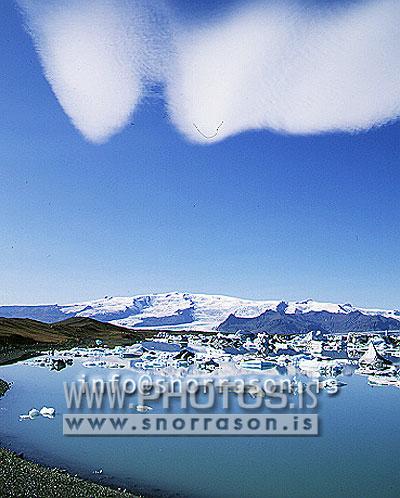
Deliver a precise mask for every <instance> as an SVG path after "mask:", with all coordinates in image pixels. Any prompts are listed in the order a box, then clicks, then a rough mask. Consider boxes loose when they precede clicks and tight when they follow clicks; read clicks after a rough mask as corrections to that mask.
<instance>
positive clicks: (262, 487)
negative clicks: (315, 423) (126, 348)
mask: <svg viewBox="0 0 400 498" xmlns="http://www.w3.org/2000/svg"><path fill="white" fill-rule="evenodd" d="M81 373H86V374H87V373H88V371H87V369H84V368H83V367H82V366H81V365H79V364H75V365H74V366H73V367H70V368H67V369H65V370H63V371H61V372H50V371H48V370H46V369H40V368H33V367H29V366H24V365H21V364H18V365H13V366H7V367H2V368H0V377H1V378H3V379H5V380H8V381H12V382H13V383H14V385H13V388H12V389H11V391H9V392H8V393H7V395H6V396H5V398H3V399H2V400H0V420H1V423H0V443H1V446H5V447H9V448H11V449H14V450H16V451H21V452H23V453H24V454H25V456H26V457H28V458H32V459H34V460H36V461H38V462H41V463H47V464H48V465H52V466H56V465H57V466H61V467H63V468H66V469H68V470H70V471H73V472H74V473H77V474H79V475H80V476H83V477H90V478H92V479H101V480H103V481H104V482H107V483H110V484H113V485H118V486H122V487H127V488H129V489H131V490H135V489H136V490H147V491H148V492H150V493H151V494H155V495H161V496H177V495H179V496H187V497H199V498H200V497H215V498H225V497H238V498H239V497H250V496H251V497H254V498H256V497H260V498H261V497H274V498H276V497H320V496H332V497H363V498H367V497H377V496H379V497H396V498H397V497H399V496H400V472H399V460H400V423H399V420H400V419H399V414H400V390H399V389H396V388H394V387H371V386H369V385H368V384H367V379H366V377H361V376H357V375H353V376H351V377H340V379H341V380H344V381H345V382H346V383H347V385H346V386H345V387H343V388H342V390H341V392H340V394H338V395H337V396H327V395H324V396H323V397H322V400H321V401H320V403H319V407H318V413H319V416H320V425H321V429H320V436H318V437H251V438H245V437H236V438H234V437H218V438H211V437H203V438H201V437H191V438H183V437H153V438H144V437H108V438H107V437H92V438H84V437H64V436H63V435H62V413H67V409H66V405H65V400H64V393H63V387H62V382H63V381H71V380H76V379H77V378H78V376H79V375H80V374H81ZM92 373H96V371H94V372H93V371H91V374H92ZM97 373H99V376H101V375H102V376H104V370H102V371H100V370H98V371H97ZM112 373H115V372H112ZM112 373H110V376H111V374H112ZM44 405H46V406H53V407H55V408H56V410H57V413H58V414H57V416H56V417H55V419H53V420H49V419H45V418H43V417H40V418H38V419H35V420H32V421H30V420H29V421H19V419H18V417H19V415H20V414H23V413H27V412H28V411H29V410H30V409H31V408H32V407H36V408H39V409H40V408H41V407H42V406H44ZM154 412H157V407H155V410H154ZM98 469H103V474H102V475H101V476H98V475H95V474H93V472H94V471H95V470H98Z"/></svg>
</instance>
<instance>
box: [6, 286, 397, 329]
mask: <svg viewBox="0 0 400 498" xmlns="http://www.w3.org/2000/svg"><path fill="white" fill-rule="evenodd" d="M266 312H274V313H277V314H278V315H279V316H275V315H274V320H273V321H274V322H275V325H276V324H277V321H276V320H278V319H281V320H282V317H283V321H284V322H285V323H286V325H289V323H293V324H295V323H296V327H300V329H302V328H303V325H304V323H305V322H306V321H307V320H308V319H310V318H311V315H308V317H307V320H306V318H305V317H304V316H303V319H302V320H299V319H298V320H296V319H295V317H296V316H297V317H298V316H302V315H306V314H307V313H318V312H325V313H328V315H329V316H330V318H332V316H331V315H338V316H337V318H336V319H335V320H336V321H337V322H340V321H342V322H343V315H349V314H351V313H354V312H358V313H360V314H361V315H362V316H367V317H382V318H384V319H388V320H393V322H392V321H390V322H385V323H386V324H388V323H390V326H395V325H396V324H397V322H398V324H399V328H400V312H399V310H380V309H371V308H361V307H356V306H353V305H351V304H349V303H344V304H335V303H324V302H318V301H314V300H312V299H307V300H304V301H285V300H251V299H242V298H237V297H230V296H223V295H212V294H194V293H182V292H169V293H158V294H142V295H136V296H131V297H109V296H106V297H104V298H102V299H97V300H93V301H84V302H81V303H76V304H69V305H58V304H51V305H37V306H0V316H2V317H4V318H29V319H34V320H39V321H43V322H46V323H54V322H58V321H61V320H65V319H68V318H73V317H86V318H93V319H95V320H98V321H101V322H107V323H111V324H114V325H118V326H122V327H127V328H140V329H171V330H193V331H194V330H197V331H202V330H204V331H208V330H217V329H219V330H221V329H220V326H221V325H222V324H223V323H224V322H225V321H226V320H227V319H228V318H229V317H231V315H233V316H234V317H235V318H236V319H239V320H241V319H248V320H252V319H257V317H260V316H261V315H263V314H265V313H266ZM328 315H327V316H323V315H320V318H321V320H322V321H329V316H328ZM271 316H272V315H271ZM279 317H280V318H279ZM285 317H286V318H285ZM230 320H231V325H232V318H230ZM308 321H310V320H308ZM311 321H312V320H311ZM359 321H364V323H367V322H368V320H366V319H363V318H362V317H361V318H359ZM369 321H370V323H373V322H374V319H372V318H370V319H369ZM375 321H376V320H375ZM300 322H301V323H300ZM314 322H315V317H314ZM382 323H383V322H382ZM310 326H311V325H310ZM322 328H323V327H322Z"/></svg>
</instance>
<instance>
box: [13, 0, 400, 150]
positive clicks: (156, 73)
mask: <svg viewBox="0 0 400 498" xmlns="http://www.w3.org/2000/svg"><path fill="white" fill-rule="evenodd" d="M21 2H24V4H25V7H26V10H27V13H28V17H29V26H30V28H31V30H32V33H33V37H34V40H35V42H36V45H37V47H38V51H39V53H40V56H41V59H42V62H43V66H44V68H45V72H46V76H47V78H48V79H49V81H50V83H51V85H52V87H53V90H54V92H55V94H56V96H57V98H58V99H59V101H60V103H61V105H62V106H63V108H64V110H65V112H66V113H67V114H68V115H69V116H70V118H71V120H72V121H73V123H74V124H75V126H76V127H77V128H78V129H79V130H80V131H81V132H82V133H83V134H84V135H85V136H86V137H87V138H88V139H90V140H93V141H103V140H105V139H107V138H108V137H109V136H111V135H112V134H113V133H115V132H117V131H118V130H119V129H120V128H121V127H123V126H124V125H125V124H126V123H127V121H128V120H129V117H130V114H131V113H132V111H133V109H134V107H135V105H136V104H137V103H138V102H139V100H140V98H141V95H142V94H143V91H144V90H145V87H146V82H147V81H148V80H156V81H161V82H165V84H166V95H165V98H166V102H167V105H168V108H169V112H170V116H171V120H172V122H173V123H174V124H175V125H176V126H177V128H178V129H179V130H180V131H181V132H182V133H183V134H184V135H185V136H186V137H187V138H188V139H190V140H193V141H198V142H212V141H216V140H221V139H223V138H225V137H227V136H229V135H232V134H236V133H240V132H242V131H245V130H248V129H257V128H267V129H272V130H276V131H279V132H286V133H297V134H307V133H322V132H327V131H334V130H342V131H348V132H353V131H358V130H364V129H369V128H371V127H373V126H378V125H381V124H384V123H386V122H388V121H390V120H393V119H396V118H398V117H399V116H400V37H399V26H400V3H399V2H398V1H397V0H371V1H368V2H363V3H361V2H359V3H354V4H352V5H351V6H347V7H341V8H340V9H338V8H336V9H332V8H331V9H330V10H327V9H326V8H325V9H322V8H320V9H317V8H311V7H310V6H308V7H307V8H305V7H301V6H300V3H293V2H291V3H289V2H279V3H278V2H275V3H271V2H269V3H261V2H258V3H255V4H252V5H251V6H248V7H244V8H242V9H236V12H233V13H232V14H231V15H229V16H227V17H225V18H224V19H220V18H219V19H218V21H215V22H211V23H209V24H204V23H202V24H201V26H194V25H193V23H191V25H190V26H185V25H180V26H179V27H178V26H177V24H176V22H175V21H174V20H173V19H172V16H171V15H170V14H167V12H168V11H167V9H166V7H165V5H164V4H163V3H161V2H157V1H156V0H155V1H154V3H152V4H150V7H149V2H145V1H143V2H139V1H129V0H125V1H118V0H98V1H94V0H81V1H78V0H72V1H71V0H70V1H67V0H65V1H61V2H60V1H58V2H57V1H55V0H52V1H51V2H50V3H49V2H48V1H47V2H44V0H21ZM44 5H46V7H44ZM160 28H161V29H160ZM171 47H173V50H172V48H171ZM221 122H223V123H222V125H221ZM205 136H210V137H211V136H213V139H212V140H211V139H210V140H208V139H206V138H205Z"/></svg>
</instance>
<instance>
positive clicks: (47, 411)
mask: <svg viewBox="0 0 400 498" xmlns="http://www.w3.org/2000/svg"><path fill="white" fill-rule="evenodd" d="M55 413H56V410H55V409H54V408H50V407H47V406H44V407H43V408H42V409H41V410H40V415H42V416H43V417H46V418H54V415H55Z"/></svg>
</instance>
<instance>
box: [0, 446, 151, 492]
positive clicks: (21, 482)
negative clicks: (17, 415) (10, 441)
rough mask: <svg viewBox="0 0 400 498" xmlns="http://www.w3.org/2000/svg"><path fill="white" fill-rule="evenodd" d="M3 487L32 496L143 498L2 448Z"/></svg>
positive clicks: (0, 476)
mask: <svg viewBox="0 0 400 498" xmlns="http://www.w3.org/2000/svg"><path fill="white" fill-rule="evenodd" d="M0 489H1V490H2V496H4V497H10V498H11V497H14V496H18V497H19V498H24V497H26V498H30V497H31V496H41V497H43V498H70V497H72V496H79V498H143V495H134V494H132V493H131V492H129V491H127V490H121V489H113V488H111V487H109V486H104V485H102V484H98V483H95V482H93V481H89V480H85V479H82V478H80V477H78V476H77V475H72V474H69V473H68V472H66V471H64V470H62V469H59V468H54V467H48V466H45V465H41V464H38V463H35V462H32V461H31V460H25V458H24V457H23V456H22V455H17V454H16V453H14V452H13V451H10V450H8V449H4V448H0Z"/></svg>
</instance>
